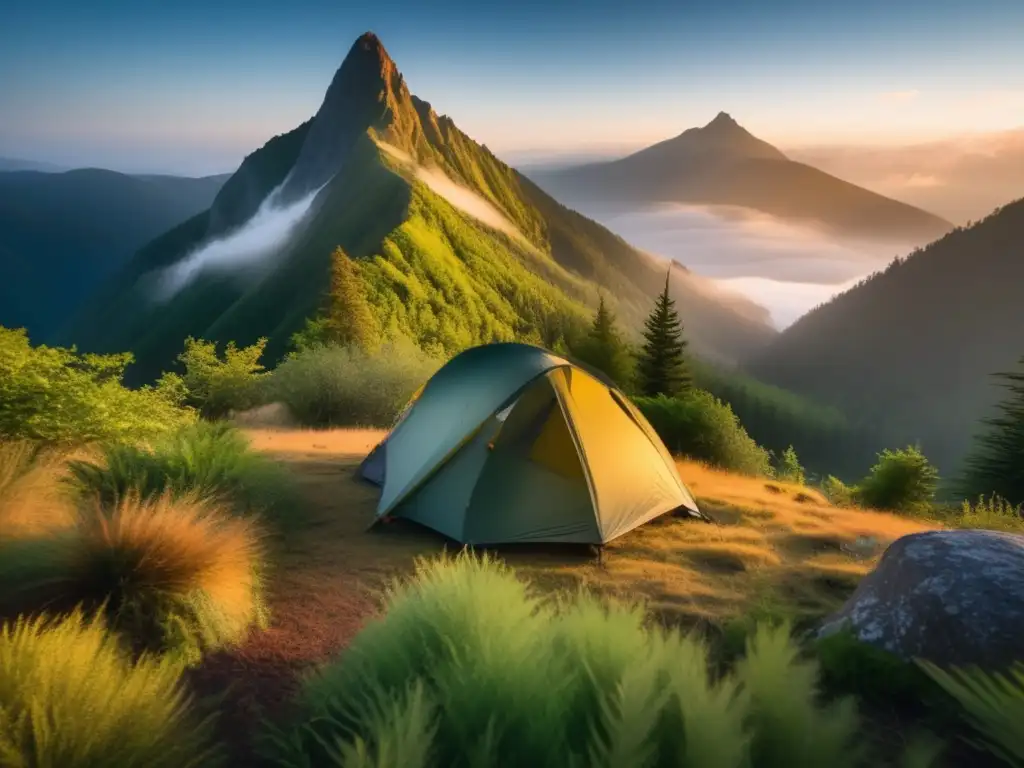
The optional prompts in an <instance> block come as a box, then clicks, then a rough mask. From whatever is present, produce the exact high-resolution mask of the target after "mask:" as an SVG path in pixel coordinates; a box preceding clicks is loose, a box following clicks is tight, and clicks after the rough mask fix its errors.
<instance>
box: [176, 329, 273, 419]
mask: <svg viewBox="0 0 1024 768" xmlns="http://www.w3.org/2000/svg"><path fill="white" fill-rule="evenodd" d="M266 345H267V340H266V339H260V340H259V341H257V342H256V343H255V344H253V345H252V346H251V347H242V348H241V349H239V348H238V347H236V346H235V342H233V341H231V342H228V344H227V346H226V347H225V349H224V358H223V359H221V358H220V356H219V355H218V354H217V345H216V344H215V343H214V342H212V341H203V340H202V339H198V340H197V339H193V338H192V337H191V336H190V337H189V338H188V339H186V340H185V351H184V352H182V353H181V354H180V355H179V356H178V360H179V361H180V362H181V363H182V364H183V365H184V366H185V376H184V377H183V379H182V380H183V382H184V384H185V389H186V391H187V393H188V394H187V397H188V400H187V402H188V404H189V405H192V406H195V407H196V408H198V409H199V412H200V413H201V414H202V415H203V416H204V417H206V418H208V419H219V418H223V417H224V416H227V415H228V413H229V412H230V411H232V410H235V411H246V410H249V409H250V408H254V407H256V406H257V405H260V403H261V402H262V401H263V384H264V382H265V380H266V377H267V376H268V374H267V373H266V372H265V371H264V368H263V366H262V365H261V364H260V361H259V360H260V357H262V356H263V349H264V347H266Z"/></svg>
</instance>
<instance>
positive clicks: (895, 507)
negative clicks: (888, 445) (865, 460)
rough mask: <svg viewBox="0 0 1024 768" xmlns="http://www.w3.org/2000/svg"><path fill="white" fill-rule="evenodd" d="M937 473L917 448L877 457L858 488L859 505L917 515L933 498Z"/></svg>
mask: <svg viewBox="0 0 1024 768" xmlns="http://www.w3.org/2000/svg"><path fill="white" fill-rule="evenodd" d="M938 485H939V473H938V470H936V469H935V467H934V466H933V465H932V463H931V462H930V461H928V458H927V457H926V456H925V455H924V454H923V453H921V451H920V450H919V449H918V448H915V447H914V446H908V447H907V448H903V449H901V450H898V451H890V450H885V451H882V453H880V454H878V463H877V464H875V466H873V467H872V468H871V473H870V474H869V475H868V476H867V477H866V478H864V480H863V482H861V484H860V486H859V487H858V497H859V500H860V502H861V503H862V504H864V505H865V506H868V507H874V508H876V509H885V510H891V511H895V512H919V511H922V510H924V509H926V508H927V507H928V505H929V504H930V503H931V501H932V500H933V499H934V498H935V490H936V488H938Z"/></svg>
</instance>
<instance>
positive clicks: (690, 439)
mask: <svg viewBox="0 0 1024 768" xmlns="http://www.w3.org/2000/svg"><path fill="white" fill-rule="evenodd" d="M635 402H636V404H637V407H638V408H639V409H640V411H641V412H642V413H643V414H644V416H646V417H647V420H648V421H649V422H650V423H651V426H652V427H654V429H655V430H656V431H657V433H658V435H659V436H660V437H661V439H662V440H663V441H664V443H665V445H666V446H668V448H669V450H671V451H673V452H674V453H677V454H683V455H685V456H689V457H690V458H693V459H696V460H698V461H706V462H708V463H709V464H712V465H714V466H717V467H722V468H723V469H727V470H730V471H733V472H740V473H743V474H747V475H769V474H771V462H770V459H769V456H768V452H767V451H765V450H764V449H763V448H761V447H760V446H759V445H757V443H755V442H754V441H753V440H751V439H750V436H749V435H748V434H747V433H746V431H745V430H744V429H743V425H742V424H740V422H739V419H737V418H736V415H735V414H734V413H733V412H732V409H731V408H730V407H729V406H728V405H726V404H724V403H723V402H722V401H720V400H718V399H717V398H715V397H714V396H712V395H710V394H708V393H707V392H704V391H703V390H692V391H691V392H689V393H687V394H686V395H685V396H683V397H678V398H669V397H664V396H659V397H653V398H647V397H638V398H635Z"/></svg>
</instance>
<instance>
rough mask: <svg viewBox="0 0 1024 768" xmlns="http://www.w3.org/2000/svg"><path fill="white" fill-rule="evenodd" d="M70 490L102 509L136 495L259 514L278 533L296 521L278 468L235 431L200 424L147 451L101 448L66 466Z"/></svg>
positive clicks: (293, 496)
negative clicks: (209, 502)
mask: <svg viewBox="0 0 1024 768" xmlns="http://www.w3.org/2000/svg"><path fill="white" fill-rule="evenodd" d="M70 469H71V474H72V476H73V480H74V483H75V485H76V486H77V487H78V488H79V489H80V492H81V493H82V494H84V495H85V496H87V497H88V496H92V495H98V496H99V498H100V499H101V500H102V501H103V503H104V504H106V505H107V506H112V505H115V504H116V503H117V501H118V500H119V499H121V498H124V497H125V496H127V495H129V494H132V493H136V494H138V495H139V496H140V497H141V498H142V499H152V498H154V497H156V496H160V495H161V494H163V493H164V492H165V491H169V492H170V493H171V494H172V495H173V496H175V497H179V496H198V497H209V498H216V499H218V500H221V501H224V502H227V503H229V504H230V505H231V507H232V508H233V509H234V510H235V511H236V512H237V513H239V514H243V515H248V514H253V513H260V514H261V515H263V516H264V517H265V518H267V519H268V520H269V521H270V522H272V523H273V524H275V525H276V526H277V527H278V528H282V529H287V528H289V527H292V526H294V525H295V524H296V523H297V522H298V518H297V516H296V514H295V513H296V510H297V509H298V508H299V507H300V504H299V500H298V495H297V491H296V486H295V485H294V483H293V481H292V478H291V476H290V475H289V474H288V472H287V470H286V469H285V468H284V467H282V466H281V465H280V464H279V463H277V462H275V461H273V460H272V459H270V458H268V457H266V456H263V455H262V454H259V453H257V452H256V451H254V450H252V448H251V447H250V446H249V443H248V441H247V440H246V438H245V435H243V434H242V433H241V432H240V431H239V430H237V429H235V428H234V427H232V426H230V425H227V424H223V423H219V424H210V423H207V422H200V423H198V424H195V425H193V426H191V427H188V428H186V429H183V430H181V431H179V432H177V433H175V434H173V435H169V436H167V437H165V438H163V439H160V440H157V441H155V442H154V443H153V444H152V446H151V447H148V448H147V447H139V446H133V445H105V446H103V448H102V451H101V455H100V457H99V459H97V460H79V461H72V462H71V463H70Z"/></svg>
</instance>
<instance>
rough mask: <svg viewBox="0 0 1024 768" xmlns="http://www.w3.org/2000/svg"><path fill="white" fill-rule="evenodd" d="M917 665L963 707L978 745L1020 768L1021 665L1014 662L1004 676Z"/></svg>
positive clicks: (1023, 719) (1023, 746) (1023, 741)
mask: <svg viewBox="0 0 1024 768" xmlns="http://www.w3.org/2000/svg"><path fill="white" fill-rule="evenodd" d="M918 664H919V665H920V666H921V668H922V669H923V670H924V671H925V672H926V673H927V674H928V676H929V677H931V678H932V679H933V680H934V681H935V682H936V683H938V684H939V685H940V686H942V688H943V689H944V690H945V691H946V692H947V693H948V694H950V695H951V696H952V697H953V698H954V699H956V700H957V702H959V704H960V706H961V707H963V709H964V711H965V712H966V715H967V719H968V721H969V722H970V723H971V725H972V726H974V728H975V729H976V730H977V731H978V733H979V734H981V743H980V744H979V746H981V747H983V748H985V749H988V750H989V751H990V752H992V754H994V755H997V756H998V757H999V758H1000V759H1002V760H1004V761H1006V762H1007V763H1008V764H1010V765H1014V766H1024V729H1022V728H1021V723H1024V663H1021V662H1017V663H1015V664H1014V665H1013V667H1012V668H1011V669H1010V670H1009V671H1008V672H1007V673H1006V674H999V673H988V672H985V671H983V670H980V669H977V668H969V669H956V668H954V669H951V670H944V669H940V668H939V667H937V666H935V665H934V664H932V663H930V662H927V661H919V662H918Z"/></svg>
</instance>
